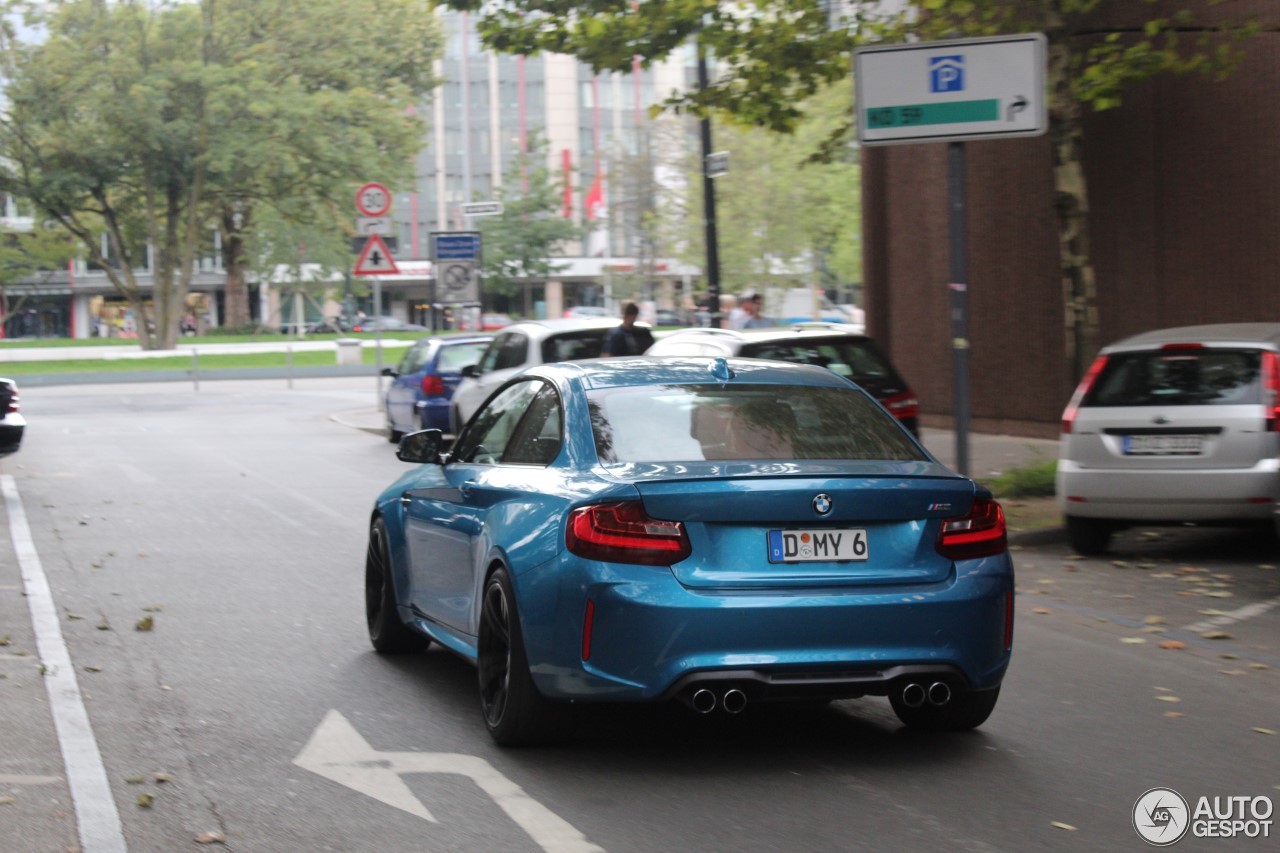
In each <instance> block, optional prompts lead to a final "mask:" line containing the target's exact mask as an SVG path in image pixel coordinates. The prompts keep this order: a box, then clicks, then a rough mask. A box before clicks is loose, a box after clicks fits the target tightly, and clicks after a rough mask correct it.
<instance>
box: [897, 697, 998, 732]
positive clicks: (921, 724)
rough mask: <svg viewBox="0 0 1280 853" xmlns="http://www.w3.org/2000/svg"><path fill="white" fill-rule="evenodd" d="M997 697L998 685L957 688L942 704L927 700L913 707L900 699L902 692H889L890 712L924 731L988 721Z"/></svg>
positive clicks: (957, 729) (956, 729)
mask: <svg viewBox="0 0 1280 853" xmlns="http://www.w3.org/2000/svg"><path fill="white" fill-rule="evenodd" d="M999 698H1000V688H999V687H996V688H993V689H991V690H965V691H956V693H955V694H953V695H952V697H951V701H950V702H948V703H947V704H945V705H931V704H929V703H928V702H926V703H925V704H923V705H920V706H919V707H916V708H912V707H911V706H909V705H907V704H906V703H905V702H904V701H902V692H901V691H895V692H893V693H890V694H889V704H890V705H892V706H893V713H895V714H897V715H898V719H899V720H901V721H902V724H903V725H904V726H906V727H907V728H909V729H917V730H919V731H926V732H963V731H968V730H969V729H976V728H977V727H978V726H980V725H982V724H983V723H985V722H986V721H987V718H988V717H990V716H991V712H992V711H994V710H995V708H996V700H998V699H999Z"/></svg>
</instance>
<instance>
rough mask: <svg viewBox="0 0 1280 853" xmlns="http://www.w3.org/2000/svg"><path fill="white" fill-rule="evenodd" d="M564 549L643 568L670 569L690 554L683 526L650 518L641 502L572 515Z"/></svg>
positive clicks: (587, 508)
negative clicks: (664, 567)
mask: <svg viewBox="0 0 1280 853" xmlns="http://www.w3.org/2000/svg"><path fill="white" fill-rule="evenodd" d="M565 545H566V546H567V547H568V549H569V551H570V552H572V553H574V554H577V555H578V556H579V557H586V558H587V559H589V560H600V561H602V562H605V563H637V564H639V565H642V566H670V565H672V564H673V563H678V562H680V561H681V560H683V559H685V558H686V557H688V556H689V554H690V553H691V549H690V546H689V536H688V534H686V533H685V530H684V525H683V524H681V523H680V522H678V521H662V520H660V519H656V518H650V517H649V516H648V515H646V514H645V511H644V504H642V503H640V502H639V501H624V502H621V503H608V504H596V505H594V506H584V507H582V508H580V509H575V510H574V511H573V512H572V513H570V514H569V524H568V527H566V529H565Z"/></svg>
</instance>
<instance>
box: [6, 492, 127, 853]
mask: <svg viewBox="0 0 1280 853" xmlns="http://www.w3.org/2000/svg"><path fill="white" fill-rule="evenodd" d="M0 493H3V495H4V503H5V508H6V509H7V510H8V511H9V535H10V536H11V537H12V539H13V550H14V552H15V553H16V554H17V557H18V565H19V567H20V568H21V570H22V585H23V588H24V589H25V590H26V597H27V606H28V608H29V609H30V610H31V625H32V628H33V629H34V631H35V637H36V649H37V650H38V651H39V653H40V662H41V663H42V664H44V667H45V673H44V678H43V681H44V685H45V689H46V690H47V691H48V693H49V710H50V711H52V713H53V724H54V729H55V730H56V732H57V735H58V745H59V746H60V747H61V749H62V763H63V766H64V767H65V768H66V771H67V786H68V787H69V788H70V789H71V800H72V802H73V803H74V804H75V810H76V823H77V824H78V827H79V830H80V846H81V849H82V850H83V851H84V853H125V851H126V850H127V849H128V848H127V847H126V845H125V840H124V828H123V827H122V826H121V824H120V813H119V812H118V811H116V802H115V800H114V799H113V798H112V796H111V785H110V784H109V783H108V782H107V770H106V768H105V767H104V766H103V764H102V753H101V752H100V751H99V750H98V741H97V739H95V738H94V736H93V727H92V726H91V725H90V724H89V712H88V711H87V710H86V709H85V707H84V700H83V698H82V697H81V695H80V686H79V684H78V683H77V681H76V671H75V667H73V666H72V665H71V654H70V652H68V651H67V644H66V642H65V641H64V640H63V638H62V626H61V624H60V623H59V622H58V610H57V607H55V606H54V603H53V593H52V591H51V590H50V589H49V580H48V578H46V577H45V574H44V567H43V566H42V565H41V564H40V555H39V553H37V552H36V546H35V542H34V540H33V539H32V538H31V528H30V527H29V526H28V524H27V513H26V510H25V509H24V508H23V506H22V497H21V496H20V495H19V494H18V486H17V483H16V482H15V481H14V479H13V475H12V474H3V475H0Z"/></svg>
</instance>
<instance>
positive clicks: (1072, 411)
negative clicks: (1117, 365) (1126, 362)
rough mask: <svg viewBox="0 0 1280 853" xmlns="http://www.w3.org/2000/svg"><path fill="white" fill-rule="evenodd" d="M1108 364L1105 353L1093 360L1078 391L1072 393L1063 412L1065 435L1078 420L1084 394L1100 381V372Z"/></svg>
mask: <svg viewBox="0 0 1280 853" xmlns="http://www.w3.org/2000/svg"><path fill="white" fill-rule="evenodd" d="M1106 366H1107V357H1106V356H1105V355H1100V356H1098V357H1097V358H1095V359H1094V360H1093V364H1091V365H1089V370H1088V371H1086V372H1085V374H1084V378H1083V379H1081V380H1080V384H1079V385H1077V386H1076V392H1075V393H1074V394H1072V395H1071V402H1069V403H1067V410H1066V411H1065V412H1063V413H1062V432H1063V434H1064V435H1065V434H1066V433H1069V432H1071V427H1072V426H1073V425H1074V424H1075V422H1076V414H1077V413H1079V411H1080V402H1081V401H1082V400H1084V395H1085V394H1088V393H1089V389H1090V388H1092V387H1093V383H1094V382H1097V381H1098V374H1099V373H1101V372H1102V368H1104V367H1106Z"/></svg>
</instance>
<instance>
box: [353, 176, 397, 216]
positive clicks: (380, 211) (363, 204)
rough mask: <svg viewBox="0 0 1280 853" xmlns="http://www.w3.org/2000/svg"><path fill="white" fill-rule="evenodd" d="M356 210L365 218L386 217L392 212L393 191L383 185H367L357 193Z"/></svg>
mask: <svg viewBox="0 0 1280 853" xmlns="http://www.w3.org/2000/svg"><path fill="white" fill-rule="evenodd" d="M356 210H358V211H360V212H361V213H363V214H364V215H365V216H385V215H386V214H387V212H388V211H390V210H391V191H390V190H388V189H387V188H386V187H384V186H383V185H382V184H365V185H364V186H362V187H361V188H360V189H359V191H358V192H357V193H356Z"/></svg>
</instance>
